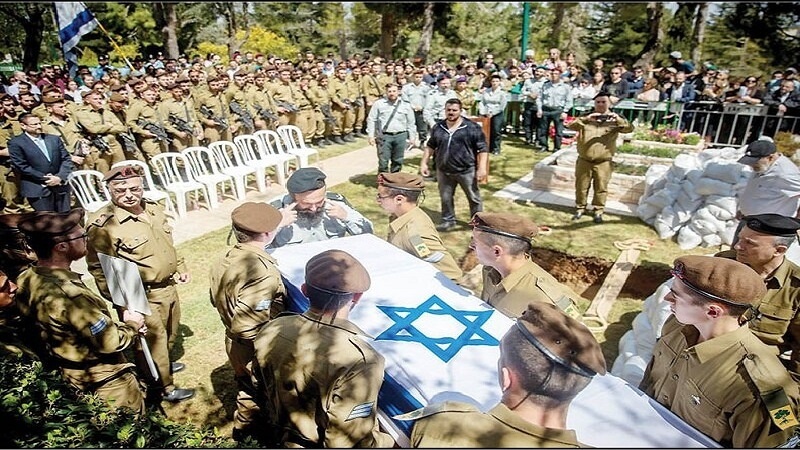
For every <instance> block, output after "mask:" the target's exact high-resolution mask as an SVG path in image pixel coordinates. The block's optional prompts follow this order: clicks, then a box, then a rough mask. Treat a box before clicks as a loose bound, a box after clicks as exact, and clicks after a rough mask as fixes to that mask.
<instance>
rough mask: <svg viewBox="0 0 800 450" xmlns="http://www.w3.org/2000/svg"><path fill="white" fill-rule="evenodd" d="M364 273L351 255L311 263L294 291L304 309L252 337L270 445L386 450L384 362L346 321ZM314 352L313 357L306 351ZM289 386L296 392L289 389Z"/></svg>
mask: <svg viewBox="0 0 800 450" xmlns="http://www.w3.org/2000/svg"><path fill="white" fill-rule="evenodd" d="M369 285H370V277H369V273H368V272H367V270H366V269H365V268H364V266H363V265H362V264H361V263H360V262H358V260H356V259H355V258H353V257H352V256H351V255H350V254H349V253H346V252H344V251H341V250H327V251H324V252H322V253H320V254H318V255H316V256H314V257H313V258H311V259H310V260H309V261H308V263H307V264H306V267H305V283H304V284H303V285H302V286H301V287H300V289H301V290H302V291H303V293H304V294H305V295H306V296H307V297H308V299H309V302H310V307H309V309H308V311H306V312H305V313H304V314H302V315H299V314H287V315H281V316H280V317H278V318H276V319H274V320H272V321H270V322H269V323H268V324H266V325H265V326H263V327H262V328H261V331H260V332H259V333H258V335H257V336H256V340H255V349H256V357H255V360H254V362H253V364H254V365H255V366H256V367H255V368H254V372H255V375H256V378H257V380H258V388H259V390H260V392H261V393H263V395H264V408H262V411H263V412H264V414H265V415H266V427H265V428H266V429H267V430H269V431H271V432H272V433H273V436H272V439H271V444H273V445H276V446H283V447H296V446H299V447H305V448H317V447H326V448H327V447H350V448H352V447H366V448H371V447H391V446H392V445H393V444H394V442H393V440H392V438H391V437H390V436H389V435H387V434H385V433H382V432H380V431H379V430H378V421H377V407H376V405H377V400H378V390H379V389H380V387H381V384H382V382H383V376H384V375H383V368H384V359H383V357H382V356H381V355H380V353H378V352H376V351H375V350H374V349H373V348H372V347H371V346H370V345H369V344H368V343H367V339H368V338H367V336H366V334H365V333H364V332H363V331H362V330H360V329H359V328H358V327H357V326H356V325H355V324H354V323H352V322H350V321H349V320H348V316H349V314H350V310H351V309H352V308H353V307H354V306H356V304H357V303H358V301H359V300H360V299H361V295H362V293H363V292H365V291H366V290H367V289H369ZM311 349H313V351H309V350H311ZM290 386H295V387H299V389H297V388H289V389H287V387H290Z"/></svg>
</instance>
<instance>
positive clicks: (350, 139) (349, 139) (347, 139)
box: [342, 133, 356, 142]
mask: <svg viewBox="0 0 800 450" xmlns="http://www.w3.org/2000/svg"><path fill="white" fill-rule="evenodd" d="M342 139H344V141H345V142H355V141H356V138H354V137H353V133H347V134H345V135H344V137H343V138H342Z"/></svg>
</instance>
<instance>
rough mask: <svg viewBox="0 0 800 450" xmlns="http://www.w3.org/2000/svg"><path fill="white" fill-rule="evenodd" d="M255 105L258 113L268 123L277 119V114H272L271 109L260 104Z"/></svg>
mask: <svg viewBox="0 0 800 450" xmlns="http://www.w3.org/2000/svg"><path fill="white" fill-rule="evenodd" d="M255 107H256V111H258V115H259V116H261V118H262V119H264V120H266V121H267V122H269V123H272V122H277V121H278V116H276V115H275V114H273V113H272V111H270V110H269V109H267V108H264V107H263V106H261V105H255Z"/></svg>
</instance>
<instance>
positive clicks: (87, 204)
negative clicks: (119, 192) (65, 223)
mask: <svg viewBox="0 0 800 450" xmlns="http://www.w3.org/2000/svg"><path fill="white" fill-rule="evenodd" d="M103 178H104V175H103V173H102V172H100V171H98V170H74V171H72V173H71V174H70V175H69V178H67V183H69V185H70V187H72V192H74V193H75V196H76V197H78V202H80V204H81V207H82V208H83V209H85V210H86V211H88V212H94V211H97V210H98V209H100V208H102V207H103V206H105V205H106V204H108V202H110V201H111V195H110V194H109V193H108V189H106V184H105V183H104V182H103Z"/></svg>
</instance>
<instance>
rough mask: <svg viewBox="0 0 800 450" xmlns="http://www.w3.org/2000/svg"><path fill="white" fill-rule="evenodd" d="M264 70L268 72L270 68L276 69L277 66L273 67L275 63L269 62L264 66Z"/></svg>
mask: <svg viewBox="0 0 800 450" xmlns="http://www.w3.org/2000/svg"><path fill="white" fill-rule="evenodd" d="M264 70H266V71H267V72H269V71H270V70H278V68H277V67H275V65H274V64H270V65H268V66H266V67H264Z"/></svg>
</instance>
